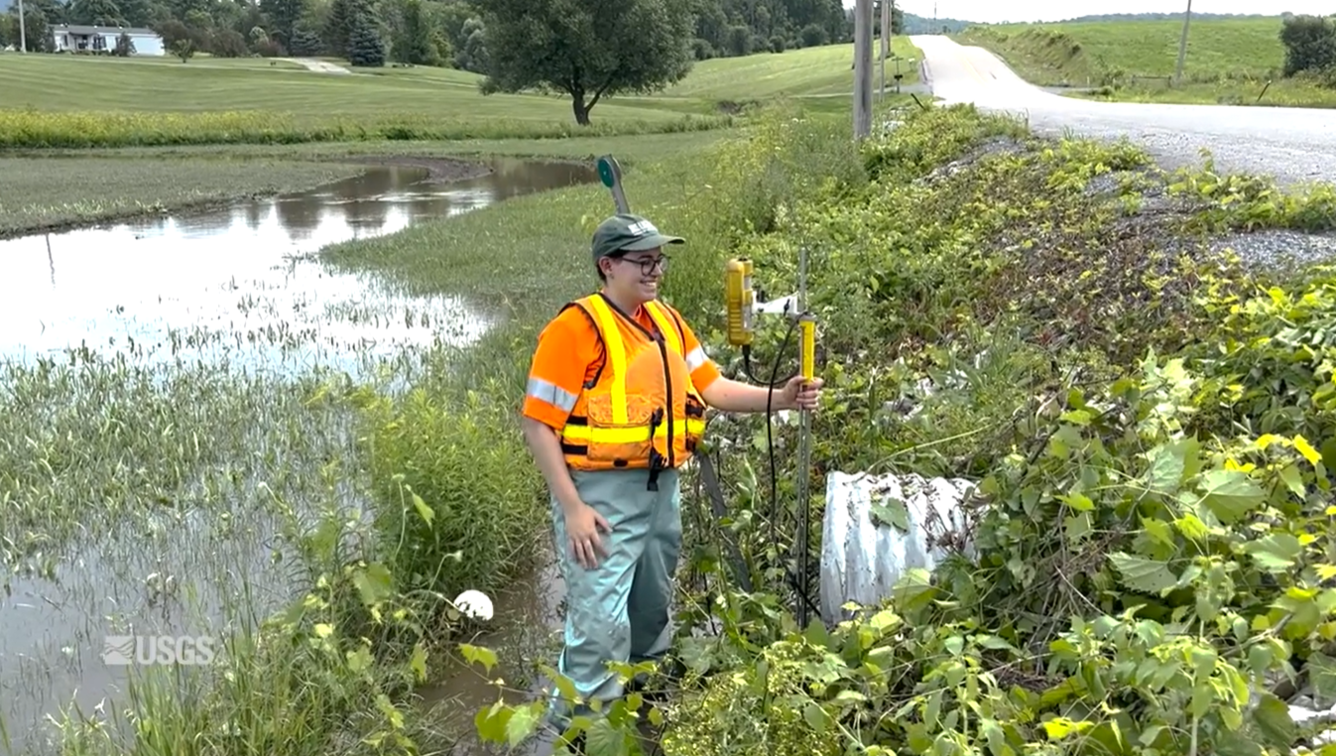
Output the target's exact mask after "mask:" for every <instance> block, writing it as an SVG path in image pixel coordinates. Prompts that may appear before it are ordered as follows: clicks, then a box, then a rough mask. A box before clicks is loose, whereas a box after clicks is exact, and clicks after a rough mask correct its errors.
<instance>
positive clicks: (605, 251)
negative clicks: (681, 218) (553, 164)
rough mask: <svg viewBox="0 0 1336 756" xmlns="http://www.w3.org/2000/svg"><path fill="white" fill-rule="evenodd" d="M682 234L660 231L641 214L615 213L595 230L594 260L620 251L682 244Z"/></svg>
mask: <svg viewBox="0 0 1336 756" xmlns="http://www.w3.org/2000/svg"><path fill="white" fill-rule="evenodd" d="M685 241H686V239H683V238H682V237H680V236H668V235H667V234H661V233H659V229H657V228H655V226H654V224H653V223H650V222H649V221H647V220H645V219H644V218H642V217H640V216H639V215H614V216H612V217H611V218H608V219H607V220H605V221H603V222H602V223H600V224H598V228H597V229H596V230H595V231H594V244H593V251H594V262H598V260H599V258H602V257H610V256H612V255H615V254H617V253H618V252H643V251H644V250H647V249H654V248H656V247H662V246H663V245H665V244H682V243H684V242H685Z"/></svg>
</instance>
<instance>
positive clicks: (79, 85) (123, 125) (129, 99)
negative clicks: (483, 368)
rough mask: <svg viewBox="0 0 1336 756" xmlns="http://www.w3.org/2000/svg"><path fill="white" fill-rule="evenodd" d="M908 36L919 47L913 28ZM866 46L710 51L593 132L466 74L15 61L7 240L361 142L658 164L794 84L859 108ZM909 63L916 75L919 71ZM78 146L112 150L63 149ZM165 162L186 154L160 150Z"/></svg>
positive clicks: (275, 186) (2, 112)
mask: <svg viewBox="0 0 1336 756" xmlns="http://www.w3.org/2000/svg"><path fill="white" fill-rule="evenodd" d="M896 43H897V45H896V52H897V54H899V55H901V56H903V57H905V58H913V59H915V60H917V58H918V53H917V51H916V50H915V49H914V48H913V46H912V45H910V44H909V42H908V41H907V40H904V39H903V38H899V39H897V40H896ZM851 56H852V46H851V45H832V46H828V47H820V48H810V49H806V50H793V51H789V52H785V53H783V54H779V55H769V54H767V55H754V56H750V57H746V58H726V59H725V58H721V59H714V60H709V61H703V62H699V63H697V64H696V66H695V68H694V69H693V71H692V72H691V74H690V75H688V77H687V78H686V79H684V80H683V81H681V82H679V83H678V84H676V85H674V86H673V87H671V88H669V89H668V90H666V91H665V92H663V93H661V94H659V95H655V96H647V97H618V98H612V99H610V100H605V101H604V102H602V103H600V104H599V106H598V107H596V108H595V109H594V111H593V120H594V125H593V127H591V128H590V129H589V130H580V129H576V128H575V127H574V125H573V123H574V122H573V119H572V117H571V112H570V106H569V102H568V101H566V100H563V99H561V98H559V97H551V96H548V97H544V96H538V95H492V96H489V97H483V96H481V95H480V94H478V92H477V83H478V77H477V76H476V75H475V74H470V73H467V72H462V71H453V70H441V69H431V68H413V69H388V68H387V69H383V70H380V71H374V72H364V71H359V72H358V73H357V74H355V75H352V76H335V75H328V74H319V73H314V72H311V71H307V70H306V69H304V68H294V67H292V66H290V65H284V64H280V65H278V66H274V67H270V66H268V65H263V66H262V65H257V64H256V63H255V62H254V61H249V60H235V61H234V60H220V59H203V60H192V61H191V62H190V63H187V64H181V63H180V61H176V60H173V59H138V58H132V59H129V60H120V59H110V58H100V59H96V60H93V59H90V58H75V57H72V56H43V55H37V56H18V55H11V56H4V57H0V78H3V79H4V80H6V81H7V82H9V83H10V84H9V85H7V89H6V95H5V102H4V107H3V108H0V170H2V171H3V172H4V174H5V176H6V177H7V186H9V187H10V188H11V189H12V190H13V191H11V192H6V197H7V198H8V199H4V198H0V235H5V234H14V233H17V232H19V231H22V230H24V229H31V228H38V227H42V226H46V225H50V224H61V223H68V222H86V221H91V220H97V219H102V218H109V217H116V216H121V215H125V214H132V213H136V212H141V211H144V210H154V209H158V208H163V207H179V206H181V205H183V204H186V203H194V202H203V203H208V202H213V201H217V200H219V199H225V198H227V197H233V196H238V195H242V194H249V193H259V192H269V191H276V190H281V189H294V188H299V187H301V186H309V185H313V184H315V183H319V182H321V181H324V180H327V179H328V178H332V177H335V176H338V175H349V174H352V173H355V172H356V171H357V170H358V169H359V166H356V165H349V164H343V165H335V164H336V163H337V162H338V160H339V159H340V158H346V157H348V156H350V155H357V156H361V155H387V154H395V155H422V156H428V157H432V156H440V155H443V154H456V155H470V154H472V155H481V154H512V155H544V156H560V157H576V158H581V159H583V158H587V157H589V156H591V155H594V154H602V153H603V152H614V153H616V154H619V155H627V156H629V158H631V159H640V160H646V159H658V158H661V157H667V156H670V155H673V154H677V153H679V152H681V151H683V150H685V151H693V150H696V149H698V148H700V147H701V146H704V145H706V144H709V143H711V142H713V141H715V140H717V139H719V138H722V137H724V136H726V135H731V134H732V131H731V129H735V128H738V127H740V126H742V125H743V124H744V122H745V116H742V117H739V116H735V115H728V114H724V113H721V111H720V107H721V105H722V106H724V107H725V108H726V109H728V110H730V111H731V110H733V109H734V106H736V105H737V104H746V103H755V102H763V101H768V100H772V99H774V98H776V97H790V98H793V99H796V100H797V101H799V102H800V103H801V104H802V105H803V107H804V109H805V110H808V111H809V112H816V113H826V114H831V115H832V116H835V115H838V114H840V113H846V112H847V111H848V108H849V102H848V100H847V99H845V98H842V97H833V96H831V95H832V94H838V93H840V92H846V91H849V90H850V88H851V82H852V78H853V74H852V72H851V71H850V70H849V60H850V59H851ZM905 73H906V78H905V80H904V81H905V83H906V84H913V83H916V82H917V81H918V74H917V69H916V68H915V67H907V68H906V69H905ZM57 83H59V86H57ZM71 87H72V88H73V89H71ZM29 108H31V109H32V110H31V111H29V110H28V109H29ZM93 108H97V109H100V110H99V111H98V112H96V113H93V112H90V109H93ZM555 137H562V138H555ZM441 140H449V141H441ZM53 148H67V149H53ZM71 149H73V151H70V150H71ZM5 152H9V153H10V154H11V155H14V156H12V157H6V156H5V154H4V153H5ZM66 155H78V156H80V157H82V158H98V160H80V161H64V160H50V159H48V158H50V157H53V156H66ZM155 158H172V159H171V160H165V159H164V160H160V161H159V160H153V162H146V161H149V160H151V159H155ZM304 161H320V162H322V163H325V164H326V165H324V166H313V165H308V164H304ZM247 173H250V174H252V175H251V177H250V178H247ZM149 176H152V180H147V179H148V177H149ZM108 182H114V183H115V185H116V186H117V189H116V191H111V190H110V189H108V188H107V184H108Z"/></svg>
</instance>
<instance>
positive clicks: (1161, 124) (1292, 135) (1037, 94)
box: [911, 35, 1336, 185]
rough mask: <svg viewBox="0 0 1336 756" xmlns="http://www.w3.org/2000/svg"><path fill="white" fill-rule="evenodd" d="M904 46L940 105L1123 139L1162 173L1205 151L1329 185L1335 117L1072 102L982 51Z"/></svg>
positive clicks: (923, 42) (1234, 168)
mask: <svg viewBox="0 0 1336 756" xmlns="http://www.w3.org/2000/svg"><path fill="white" fill-rule="evenodd" d="M911 40H912V41H913V42H914V44H915V45H917V46H918V48H919V49H920V50H922V51H923V58H924V65H923V69H924V71H923V74H924V77H925V81H926V83H927V84H928V85H929V86H930V87H931V88H932V91H933V94H934V95H936V96H937V97H940V98H942V99H943V100H944V101H946V102H948V103H957V102H973V103H975V104H976V105H978V106H979V107H980V108H983V109H987V110H1006V111H1011V112H1014V113H1017V114H1020V115H1023V116H1027V117H1028V119H1029V122H1030V127H1031V128H1032V129H1033V130H1034V131H1036V132H1038V133H1041V134H1061V133H1062V132H1063V131H1065V130H1068V129H1070V130H1071V131H1073V132H1075V133H1079V134H1081V135H1084V136H1090V137H1096V138H1112V139H1116V138H1118V137H1119V136H1123V135H1127V136H1128V137H1129V138H1131V139H1133V140H1135V141H1137V142H1140V143H1141V144H1143V145H1145V147H1146V148H1147V149H1148V150H1149V151H1150V152H1151V154H1152V155H1154V156H1155V158H1156V159H1157V160H1158V161H1159V162H1160V164H1161V165H1163V166H1165V167H1167V168H1174V167H1178V166H1181V165H1200V164H1201V156H1200V153H1199V150H1200V149H1201V148H1202V147H1206V148H1209V149H1210V150H1211V152H1212V154H1213V155H1214V157H1215V162H1216V166H1217V168H1219V169H1221V170H1224V171H1227V172H1244V173H1253V174H1260V175H1269V176H1273V177H1274V178H1275V179H1276V181H1277V182H1278V183H1280V184H1282V185H1294V184H1296V183H1304V182H1310V181H1324V182H1327V181H1330V182H1336V110H1332V109H1319V108H1312V109H1309V108H1275V107H1255V106H1228V105H1165V104H1158V103H1124V102H1093V101H1089V100H1080V99H1076V98H1073V97H1064V96H1062V95H1056V94H1051V93H1049V92H1046V91H1044V90H1042V89H1040V88H1039V87H1036V86H1034V85H1032V84H1029V83H1028V82H1026V81H1024V80H1023V79H1021V78H1020V77H1018V76H1017V75H1016V74H1015V73H1014V72H1013V71H1012V70H1011V69H1010V68H1009V67H1007V65H1006V64H1005V63H1003V62H1002V61H1001V60H999V59H998V58H997V56H995V55H993V54H992V53H990V52H988V51H987V50H984V49H983V48H980V47H966V46H963V45H960V44H958V43H956V42H955V41H953V40H950V39H948V38H946V37H943V36H936V35H922V36H913V37H911Z"/></svg>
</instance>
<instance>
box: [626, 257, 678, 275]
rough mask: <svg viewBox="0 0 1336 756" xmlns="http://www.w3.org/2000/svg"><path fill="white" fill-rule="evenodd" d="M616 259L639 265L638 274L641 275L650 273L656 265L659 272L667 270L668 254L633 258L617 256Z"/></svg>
mask: <svg viewBox="0 0 1336 756" xmlns="http://www.w3.org/2000/svg"><path fill="white" fill-rule="evenodd" d="M617 259H618V260H621V261H622V262H627V263H630V264H632V265H639V266H640V275H642V276H648V275H651V274H652V273H653V272H654V268H656V267H657V268H658V269H659V270H660V271H661V272H665V273H666V272H668V255H659V256H658V257H639V258H636V259H634V260H633V259H631V258H629V257H619V258H617Z"/></svg>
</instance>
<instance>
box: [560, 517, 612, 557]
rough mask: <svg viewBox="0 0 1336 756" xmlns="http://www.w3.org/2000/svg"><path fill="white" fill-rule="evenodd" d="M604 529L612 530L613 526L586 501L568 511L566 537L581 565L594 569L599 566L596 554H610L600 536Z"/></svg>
mask: <svg viewBox="0 0 1336 756" xmlns="http://www.w3.org/2000/svg"><path fill="white" fill-rule="evenodd" d="M599 529H602V530H603V532H604V533H608V532H611V531H612V526H610V525H608V521H607V520H605V519H604V518H603V515H601V514H599V513H598V512H597V511H595V509H594V508H593V507H591V506H589V505H588V504H585V503H584V502H580V504H579V505H577V506H575V507H574V508H573V509H570V510H567V512H566V537H567V539H568V540H569V541H570V544H571V553H572V554H573V555H574V556H575V561H577V562H579V563H580V566H581V567H584V568H585V569H587V570H592V569H593V568H595V567H597V566H598V557H597V556H596V554H602V555H603V556H605V557H606V556H607V555H608V551H607V549H605V548H603V541H602V539H600V538H599V537H598V531H599Z"/></svg>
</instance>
